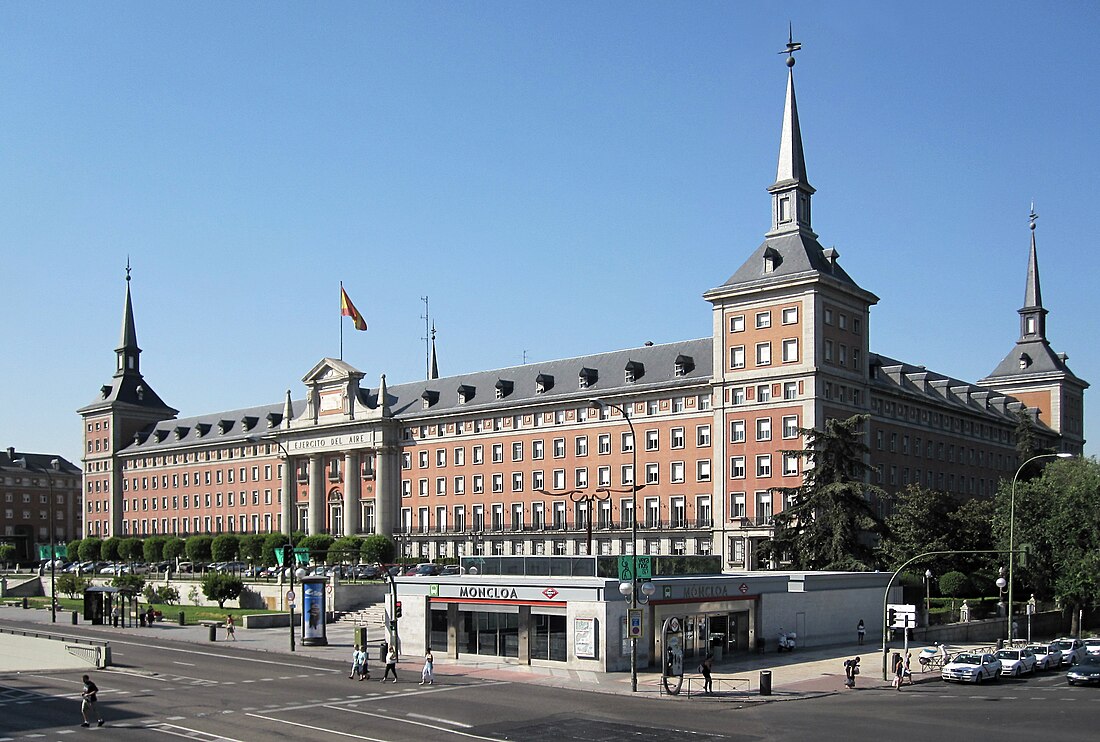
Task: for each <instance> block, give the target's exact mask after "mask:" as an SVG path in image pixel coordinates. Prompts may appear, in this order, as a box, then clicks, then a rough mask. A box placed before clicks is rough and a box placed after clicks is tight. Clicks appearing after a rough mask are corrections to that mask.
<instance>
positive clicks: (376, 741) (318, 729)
mask: <svg viewBox="0 0 1100 742" xmlns="http://www.w3.org/2000/svg"><path fill="white" fill-rule="evenodd" d="M249 716H254V717H256V718H257V719H264V720H265V721H274V722H277V723H279V724H289V725H291V726H294V727H301V728H302V729H312V730H313V731H315V732H325V733H327V734H338V735H340V736H341V737H351V738H352V739H364V740H367V742H387V740H384V739H378V738H377V737H365V736H363V735H361V734H352V733H350V732H341V731H339V730H336V729H326V728H324V727H315V726H311V725H309V724H300V723H298V722H296V721H287V720H285V719H276V718H275V717H273V716H261V715H260V714H249Z"/></svg>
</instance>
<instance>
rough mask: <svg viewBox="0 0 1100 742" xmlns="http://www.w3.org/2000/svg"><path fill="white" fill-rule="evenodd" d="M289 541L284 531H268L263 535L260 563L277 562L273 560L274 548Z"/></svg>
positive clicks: (278, 547) (280, 546)
mask: <svg viewBox="0 0 1100 742" xmlns="http://www.w3.org/2000/svg"><path fill="white" fill-rule="evenodd" d="M289 543H290V538H289V537H288V536H287V535H286V534H285V533H269V534H267V535H266V536H264V545H263V549H262V550H261V552H260V555H261V563H262V564H264V565H272V564H278V562H277V561H276V560H275V550H276V549H281V548H282V547H283V545H284V544H289Z"/></svg>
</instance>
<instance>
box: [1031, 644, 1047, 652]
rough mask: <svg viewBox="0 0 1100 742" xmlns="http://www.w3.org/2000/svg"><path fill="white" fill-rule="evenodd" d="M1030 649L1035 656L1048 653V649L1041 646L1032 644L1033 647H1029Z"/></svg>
mask: <svg viewBox="0 0 1100 742" xmlns="http://www.w3.org/2000/svg"><path fill="white" fill-rule="evenodd" d="M1028 649H1030V650H1031V651H1032V652H1034V653H1035V654H1046V653H1047V648H1046V647H1044V646H1043V645H1041V644H1031V645H1029V646H1028Z"/></svg>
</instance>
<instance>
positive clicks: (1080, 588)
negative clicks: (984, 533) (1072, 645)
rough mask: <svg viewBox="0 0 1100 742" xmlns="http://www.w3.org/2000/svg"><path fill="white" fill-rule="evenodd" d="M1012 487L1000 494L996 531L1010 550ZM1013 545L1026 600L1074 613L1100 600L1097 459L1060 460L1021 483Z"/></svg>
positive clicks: (1019, 591) (1016, 578) (1018, 586)
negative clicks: (1053, 604) (1022, 552)
mask: <svg viewBox="0 0 1100 742" xmlns="http://www.w3.org/2000/svg"><path fill="white" fill-rule="evenodd" d="M1012 499H1013V498H1012V483H1011V481H1005V482H1003V483H1002V485H1001V487H1000V489H999V490H998V492H997V515H996V520H995V521H994V528H995V532H996V533H997V535H998V537H999V538H1000V541H1001V544H1002V548H1008V542H1009V514H1010V512H1011V511H1012V510H1013V508H1012ZM1012 540H1013V546H1015V548H1016V549H1023V550H1025V551H1026V552H1027V554H1026V556H1021V555H1019V554H1018V555H1017V558H1016V565H1015V569H1014V573H1013V583H1014V584H1013V589H1014V591H1015V593H1016V595H1018V596H1020V601H1021V602H1022V601H1024V600H1027V598H1028V596H1029V595H1031V594H1032V593H1034V594H1035V595H1036V597H1038V598H1040V599H1042V598H1046V599H1054V600H1056V601H1057V602H1058V603H1059V605H1061V606H1062V607H1063V609H1065V610H1067V611H1070V612H1071V614H1072V625H1071V631H1073V632H1076V631H1077V626H1076V623H1077V616H1078V609H1079V608H1081V607H1083V606H1085V605H1091V604H1093V603H1095V602H1097V601H1098V600H1100V462H1098V461H1097V460H1096V459H1093V458H1089V459H1086V458H1073V459H1064V460H1054V461H1051V462H1048V463H1047V466H1046V467H1045V468H1044V469H1043V471H1042V474H1040V475H1039V476H1038V477H1035V478H1034V479H1031V480H1030V481H1027V482H1017V484H1016V496H1015V527H1014V533H1013V539H1012Z"/></svg>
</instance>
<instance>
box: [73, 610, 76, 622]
mask: <svg viewBox="0 0 1100 742" xmlns="http://www.w3.org/2000/svg"><path fill="white" fill-rule="evenodd" d="M73 626H76V611H73Z"/></svg>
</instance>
